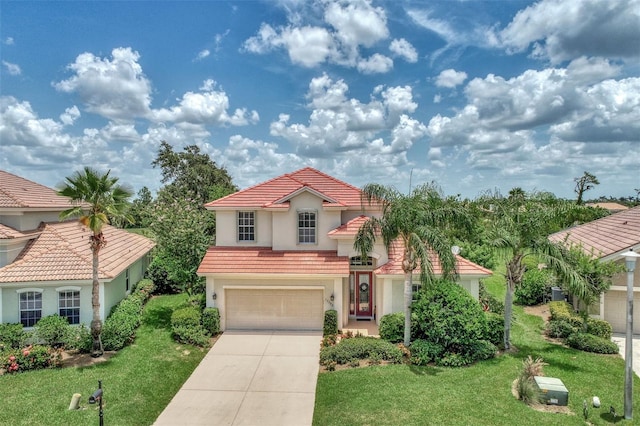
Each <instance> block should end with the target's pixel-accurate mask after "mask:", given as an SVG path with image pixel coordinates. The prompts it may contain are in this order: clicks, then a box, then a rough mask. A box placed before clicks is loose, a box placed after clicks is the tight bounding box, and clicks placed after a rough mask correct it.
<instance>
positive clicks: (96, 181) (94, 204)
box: [58, 167, 133, 357]
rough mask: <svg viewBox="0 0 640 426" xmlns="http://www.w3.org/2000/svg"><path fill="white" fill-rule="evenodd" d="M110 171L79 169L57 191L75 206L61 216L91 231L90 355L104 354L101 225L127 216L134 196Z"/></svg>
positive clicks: (102, 244)
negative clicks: (73, 218) (101, 305)
mask: <svg viewBox="0 0 640 426" xmlns="http://www.w3.org/2000/svg"><path fill="white" fill-rule="evenodd" d="M109 173H111V170H109V171H108V172H107V173H105V174H101V173H100V172H98V171H96V170H94V169H92V168H90V167H85V168H84V170H83V171H77V172H75V173H74V174H73V176H71V177H67V178H66V182H65V183H64V184H63V186H62V187H61V188H60V190H59V191H58V194H60V195H63V196H65V197H69V198H71V201H72V202H73V203H74V206H73V207H72V208H70V209H67V210H65V211H63V212H62V213H60V219H61V220H65V219H67V218H69V217H78V218H79V221H80V223H82V224H83V225H84V226H86V227H87V228H89V229H90V230H91V232H92V235H91V237H90V242H89V245H90V247H91V254H92V258H93V264H92V266H93V270H92V276H93V285H92V288H91V306H92V308H93V319H92V320H91V336H92V337H93V348H92V351H91V355H92V356H94V357H98V356H101V355H102V353H103V348H102V339H101V338H100V335H101V334H102V321H101V320H100V292H99V290H100V283H99V281H98V278H99V277H98V267H99V257H98V254H99V253H100V249H101V248H102V247H104V246H105V245H106V244H107V240H106V239H105V238H104V234H103V233H102V227H103V226H104V225H105V224H108V223H109V218H127V219H128V216H127V214H126V210H127V208H128V202H127V200H128V199H129V198H130V197H131V196H132V195H133V191H131V190H130V189H129V188H126V187H123V186H121V185H117V182H118V178H115V177H111V176H109Z"/></svg>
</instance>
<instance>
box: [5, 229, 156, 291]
mask: <svg viewBox="0 0 640 426" xmlns="http://www.w3.org/2000/svg"><path fill="white" fill-rule="evenodd" d="M38 231H39V232H40V235H39V236H38V237H37V238H35V239H34V240H32V241H30V242H29V244H27V246H26V247H25V248H24V249H23V250H22V253H20V255H19V256H18V257H17V258H16V260H15V261H14V262H13V263H10V264H9V265H6V266H5V267H3V268H0V284H2V283H14V282H15V283H18V282H31V281H70V280H91V279H92V256H91V250H90V248H89V236H90V235H91V232H90V231H89V230H87V228H85V227H83V226H82V225H81V224H80V223H79V222H78V221H76V220H74V221H68V222H57V223H43V224H41V226H40V228H39V230H38ZM102 231H103V233H104V236H105V238H106V240H107V245H106V246H104V247H103V248H102V249H101V250H100V254H99V256H100V270H99V278H100V279H101V280H111V279H113V278H115V277H117V276H118V275H119V274H120V273H122V271H124V270H125V269H126V268H128V267H129V266H130V265H131V264H132V263H134V262H135V261H136V260H138V259H139V258H141V257H142V256H144V255H145V254H146V253H148V252H149V251H150V250H151V249H152V248H153V246H154V245H155V243H154V242H153V241H152V240H150V239H148V238H146V237H143V236H142V235H137V234H132V233H130V232H127V231H124V230H122V229H118V228H115V227H113V226H110V225H105V226H104V227H103V228H102Z"/></svg>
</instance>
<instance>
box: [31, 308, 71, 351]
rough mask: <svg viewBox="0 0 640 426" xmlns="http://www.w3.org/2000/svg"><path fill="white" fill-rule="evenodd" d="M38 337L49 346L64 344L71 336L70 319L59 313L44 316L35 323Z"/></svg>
mask: <svg viewBox="0 0 640 426" xmlns="http://www.w3.org/2000/svg"><path fill="white" fill-rule="evenodd" d="M34 328H35V335H36V338H38V339H39V340H42V341H44V342H45V344H47V345H48V346H52V347H60V346H64V345H65V344H66V343H67V341H68V340H69V338H70V337H71V326H70V325H69V321H68V320H67V319H66V318H64V317H61V316H60V315H58V314H53V315H49V316H46V317H42V318H41V319H40V320H38V322H37V323H36V325H35V327H34Z"/></svg>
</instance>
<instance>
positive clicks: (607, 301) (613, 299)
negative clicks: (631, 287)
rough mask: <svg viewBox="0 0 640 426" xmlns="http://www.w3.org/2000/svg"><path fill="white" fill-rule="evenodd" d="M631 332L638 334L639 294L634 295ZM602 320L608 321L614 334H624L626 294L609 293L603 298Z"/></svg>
mask: <svg viewBox="0 0 640 426" xmlns="http://www.w3.org/2000/svg"><path fill="white" fill-rule="evenodd" d="M633 296H634V299H633V332H634V333H636V334H637V333H640V309H638V308H637V307H638V306H640V294H638V293H634V295H633ZM604 319H605V320H607V321H609V323H610V324H611V328H613V331H614V333H624V332H625V330H626V328H627V292H626V291H609V292H607V294H605V296H604Z"/></svg>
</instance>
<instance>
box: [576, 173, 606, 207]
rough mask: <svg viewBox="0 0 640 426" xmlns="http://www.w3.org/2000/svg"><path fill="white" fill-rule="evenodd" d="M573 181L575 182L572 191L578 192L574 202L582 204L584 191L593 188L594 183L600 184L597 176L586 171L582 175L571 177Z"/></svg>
mask: <svg viewBox="0 0 640 426" xmlns="http://www.w3.org/2000/svg"><path fill="white" fill-rule="evenodd" d="M573 181H574V182H575V183H576V187H575V189H574V190H573V191H574V192H575V193H576V194H578V199H577V200H576V204H582V202H583V201H582V198H583V195H584V193H585V192H587V191H589V190H591V189H593V188H595V186H596V185H600V181H598V178H597V177H596V176H595V175H592V174H591V173H589V172H587V171H585V172H584V174H583V175H582V176H580V177H577V178H575V179H573Z"/></svg>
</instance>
